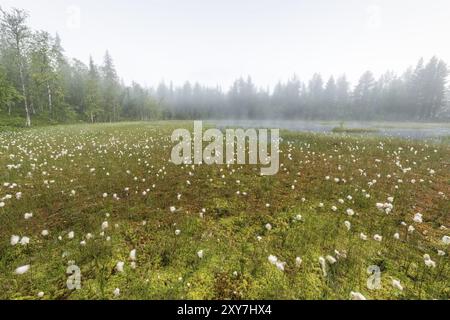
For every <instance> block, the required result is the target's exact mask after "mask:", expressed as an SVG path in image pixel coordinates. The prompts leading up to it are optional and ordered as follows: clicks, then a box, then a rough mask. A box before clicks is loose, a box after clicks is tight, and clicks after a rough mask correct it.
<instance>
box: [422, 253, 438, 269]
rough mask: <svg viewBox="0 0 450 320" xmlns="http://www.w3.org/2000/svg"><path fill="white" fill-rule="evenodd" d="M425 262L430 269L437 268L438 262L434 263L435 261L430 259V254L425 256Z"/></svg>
mask: <svg viewBox="0 0 450 320" xmlns="http://www.w3.org/2000/svg"><path fill="white" fill-rule="evenodd" d="M423 260H424V263H425V265H426V266H427V267H428V268H436V262H434V261H433V260H431V257H430V255H429V254H424V256H423Z"/></svg>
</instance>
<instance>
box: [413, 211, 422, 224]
mask: <svg viewBox="0 0 450 320" xmlns="http://www.w3.org/2000/svg"><path fill="white" fill-rule="evenodd" d="M413 220H414V222H416V223H422V222H423V215H422V214H420V213H416V214H415V215H414V218H413Z"/></svg>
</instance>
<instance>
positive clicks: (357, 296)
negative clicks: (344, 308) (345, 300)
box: [350, 291, 367, 300]
mask: <svg viewBox="0 0 450 320" xmlns="http://www.w3.org/2000/svg"><path fill="white" fill-rule="evenodd" d="M350 298H351V299H352V300H367V298H366V297H364V296H363V295H362V294H361V293H359V292H353V291H352V292H350Z"/></svg>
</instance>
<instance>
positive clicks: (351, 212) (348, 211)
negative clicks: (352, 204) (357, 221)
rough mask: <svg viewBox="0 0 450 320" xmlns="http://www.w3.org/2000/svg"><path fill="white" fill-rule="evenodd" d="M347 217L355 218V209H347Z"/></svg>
mask: <svg viewBox="0 0 450 320" xmlns="http://www.w3.org/2000/svg"><path fill="white" fill-rule="evenodd" d="M347 215H349V216H354V215H355V211H353V209H347Z"/></svg>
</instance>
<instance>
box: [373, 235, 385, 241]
mask: <svg viewBox="0 0 450 320" xmlns="http://www.w3.org/2000/svg"><path fill="white" fill-rule="evenodd" d="M373 240H375V241H378V242H381V241H383V237H382V236H380V235H379V234H376V235H374V236H373Z"/></svg>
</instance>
